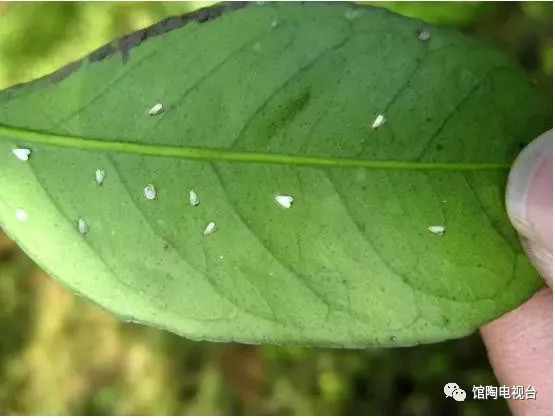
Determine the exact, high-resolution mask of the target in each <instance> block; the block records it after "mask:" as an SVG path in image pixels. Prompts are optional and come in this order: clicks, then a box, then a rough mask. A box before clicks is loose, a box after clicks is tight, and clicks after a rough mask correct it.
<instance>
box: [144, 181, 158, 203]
mask: <svg viewBox="0 0 555 418" xmlns="http://www.w3.org/2000/svg"><path fill="white" fill-rule="evenodd" d="M143 193H144V195H145V197H146V198H147V199H148V200H154V199H156V188H155V187H154V185H152V184H148V185H147V186H146V187H145V188H144V190H143Z"/></svg>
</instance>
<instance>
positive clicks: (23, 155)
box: [12, 148, 31, 161]
mask: <svg viewBox="0 0 555 418" xmlns="http://www.w3.org/2000/svg"><path fill="white" fill-rule="evenodd" d="M12 154H13V155H15V157H16V158H17V159H18V160H20V161H27V160H28V159H29V156H30V155H31V150H30V149H29V148H15V149H13V150H12Z"/></svg>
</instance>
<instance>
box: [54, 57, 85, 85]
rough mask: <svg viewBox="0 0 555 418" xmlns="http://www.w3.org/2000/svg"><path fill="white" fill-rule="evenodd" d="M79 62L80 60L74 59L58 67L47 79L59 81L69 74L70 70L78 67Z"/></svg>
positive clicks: (79, 65) (72, 70)
mask: <svg viewBox="0 0 555 418" xmlns="http://www.w3.org/2000/svg"><path fill="white" fill-rule="evenodd" d="M81 63H82V60H79V61H74V62H72V63H69V64H67V65H66V66H64V67H62V68H60V69H59V70H58V71H56V72H54V73H52V74H50V76H48V77H49V81H50V82H51V83H59V82H60V81H62V80H63V79H64V78H66V77H67V76H68V75H70V74H71V73H72V72H74V71H75V70H77V69H78V68H79V67H81Z"/></svg>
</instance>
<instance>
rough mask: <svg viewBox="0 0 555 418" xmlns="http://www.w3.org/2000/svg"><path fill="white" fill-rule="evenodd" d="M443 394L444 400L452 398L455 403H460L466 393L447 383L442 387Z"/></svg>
mask: <svg viewBox="0 0 555 418" xmlns="http://www.w3.org/2000/svg"><path fill="white" fill-rule="evenodd" d="M443 392H444V393H445V397H446V398H453V399H454V400H456V401H457V402H462V401H464V400H465V399H466V392H465V391H464V390H463V389H461V388H460V387H459V385H457V384H456V383H447V384H446V385H445V386H444V387H443Z"/></svg>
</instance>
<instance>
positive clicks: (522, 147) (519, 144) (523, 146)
mask: <svg viewBox="0 0 555 418" xmlns="http://www.w3.org/2000/svg"><path fill="white" fill-rule="evenodd" d="M526 145H527V144H526V142H519V143H518V149H519V150H521V151H522V150H523V149H524V148H525V147H526Z"/></svg>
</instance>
